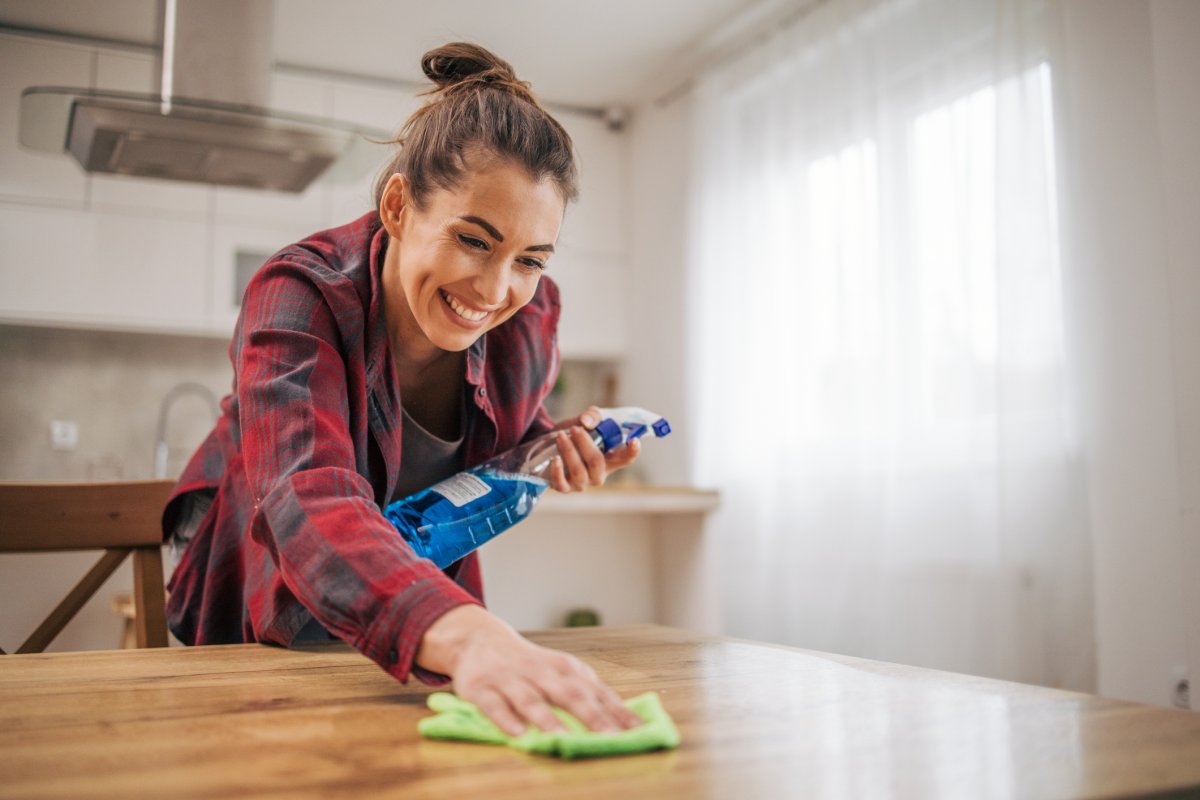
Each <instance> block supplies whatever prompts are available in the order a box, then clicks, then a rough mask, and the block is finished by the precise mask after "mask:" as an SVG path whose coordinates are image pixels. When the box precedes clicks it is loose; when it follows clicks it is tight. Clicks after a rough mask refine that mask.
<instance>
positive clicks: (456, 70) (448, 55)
mask: <svg viewBox="0 0 1200 800" xmlns="http://www.w3.org/2000/svg"><path fill="white" fill-rule="evenodd" d="M421 69H422V70H423V71H424V72H425V76H426V77H428V78H429V80H431V81H433V82H434V83H435V84H437V87H438V88H439V89H445V88H446V87H448V86H453V85H455V84H458V83H463V82H466V81H480V82H484V83H502V84H506V83H517V82H518V81H517V76H516V73H515V72H513V68H512V65H511V64H509V63H508V62H507V61H505V60H504V59H502V58H499V57H498V56H496V55H494V54H493V53H492V52H490V51H488V50H485V49H484V48H482V47H480V46H479V45H477V44H471V43H470V42H450V43H449V44H445V45H442V46H441V47H436V48H434V49H433V50H430V51H429V52H428V53H426V54H425V55H424V56H422V57H421Z"/></svg>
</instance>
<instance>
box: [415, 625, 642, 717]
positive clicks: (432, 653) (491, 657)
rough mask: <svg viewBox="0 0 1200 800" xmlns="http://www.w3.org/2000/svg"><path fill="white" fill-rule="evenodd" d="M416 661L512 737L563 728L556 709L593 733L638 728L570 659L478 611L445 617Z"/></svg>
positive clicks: (629, 713) (610, 692)
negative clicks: (534, 730) (449, 683)
mask: <svg viewBox="0 0 1200 800" xmlns="http://www.w3.org/2000/svg"><path fill="white" fill-rule="evenodd" d="M417 663H418V664H420V665H421V666H422V667H424V668H426V669H430V670H433V671H434V672H440V673H442V674H444V675H449V676H450V677H451V678H452V679H453V681H454V691H455V692H456V693H457V694H458V696H459V697H461V698H463V699H464V700H469V701H470V702H472V703H474V704H475V705H476V706H478V707H479V709H480V710H481V711H482V712H483V713H484V714H486V715H487V716H488V718H490V719H491V720H492V721H493V722H495V723H496V724H497V725H498V726H500V728H501V729H502V730H503V731H504V732H505V733H507V734H509V735H510V736H519V735H520V734H521V733H523V732H524V731H525V729H526V727H528V726H529V725H535V726H537V727H538V728H540V729H541V730H543V731H562V730H565V728H564V727H563V724H562V722H561V721H560V720H559V719H558V718H557V717H556V716H554V714H553V712H552V711H551V707H554V706H557V707H558V708H561V709H563V710H565V711H567V712H568V713H570V714H571V715H573V716H574V717H575V718H576V719H578V720H579V721H580V722H582V723H583V724H584V725H586V726H587V727H588V729H589V730H593V731H607V732H617V731H621V730H626V729H629V728H635V727H637V726H638V725H640V724H641V722H642V721H641V720H640V719H639V718H638V717H637V715H636V714H634V713H633V712H632V711H630V710H629V709H627V708H626V707H625V706H624V705H623V704H622V703H621V699H620V698H619V697H618V696H617V694H616V692H614V691H613V690H612V689H610V688H609V687H608V686H606V685H605V684H604V683H602V682H601V681H600V679H599V678H598V677H597V676H596V673H595V671H594V670H593V669H592V668H591V667H589V666H588V665H587V664H585V663H583V662H582V661H580V660H579V659H578V658H575V656H572V655H570V654H568V653H563V652H560V651H558V650H551V649H549V648H546V647H541V646H539V645H536V644H534V643H533V642H531V641H529V640H528V639H525V638H524V637H522V636H521V635H520V634H519V633H517V632H516V631H515V630H513V629H512V628H511V627H509V626H508V625H507V624H506V623H504V622H503V621H502V620H500V619H499V618H498V617H496V616H494V615H492V614H491V613H489V612H488V611H486V610H484V609H483V608H482V607H480V606H474V605H465V606H459V607H458V608H455V609H452V610H451V611H448V612H446V613H445V614H443V615H442V616H441V617H439V618H438V619H437V621H435V622H434V623H433V625H431V626H430V627H429V629H428V630H427V631H426V632H425V636H424V638H423V639H422V640H421V646H420V648H419V649H418V650H417Z"/></svg>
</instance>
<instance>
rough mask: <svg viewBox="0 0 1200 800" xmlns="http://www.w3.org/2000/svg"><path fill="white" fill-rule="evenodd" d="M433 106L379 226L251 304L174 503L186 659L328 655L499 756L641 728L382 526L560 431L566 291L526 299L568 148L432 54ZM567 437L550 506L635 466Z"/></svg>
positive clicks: (464, 65) (413, 139) (464, 50)
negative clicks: (458, 703) (407, 688)
mask: <svg viewBox="0 0 1200 800" xmlns="http://www.w3.org/2000/svg"><path fill="white" fill-rule="evenodd" d="M422 67H423V69H424V71H425V74H426V75H427V76H429V78H430V79H431V80H433V82H434V83H435V84H436V85H437V88H436V89H435V90H433V91H432V92H431V94H432V98H431V100H430V101H429V102H428V103H427V104H426V105H425V106H424V107H423V108H421V109H420V110H418V111H417V112H416V113H415V114H414V115H413V116H412V117H411V118H410V119H409V120H408V122H407V123H406V124H405V126H404V129H403V130H402V132H401V136H400V139H399V140H398V142H399V143H401V147H400V149H399V151H398V154H397V155H396V157H395V158H394V159H393V162H392V163H391V164H390V165H389V167H388V168H387V170H386V171H385V173H384V174H383V176H382V178H381V179H380V181H379V182H378V184H377V186H376V193H375V194H376V198H375V199H376V211H373V212H371V213H370V214H367V215H366V216H364V217H362V218H360V219H357V220H355V221H354V222H351V223H350V224H348V225H345V226H342V227H339V228H334V229H332V230H328V231H323V232H321V233H317V234H314V235H313V236H311V237H309V238H308V239H306V240H304V241H302V242H299V243H298V244H295V245H292V246H291V247H287V248H285V249H283V250H281V251H280V252H279V253H276V254H275V255H274V256H273V257H272V258H271V259H270V260H269V261H268V262H267V263H266V264H265V265H264V266H263V267H262V269H260V270H259V272H258V273H257V274H256V275H255V277H254V278H253V280H252V281H251V282H250V285H249V287H248V288H247V290H246V295H245V298H244V301H243V305H242V314H241V317H240V319H239V320H238V325H237V328H236V331H235V334H234V339H233V343H232V345H231V348H230V356H231V358H232V360H233V364H234V370H235V379H234V391H233V393H232V394H231V395H230V396H229V397H226V398H225V400H224V401H223V412H224V413H223V415H222V417H221V419H220V420H219V422H218V423H217V426H216V428H215V429H214V430H213V432H212V433H211V434H210V435H209V437H208V439H207V440H206V441H205V442H204V444H202V445H201V447H200V449H199V450H198V452H197V453H196V454H195V456H193V458H192V460H191V462H190V463H189V464H188V466H187V468H186V470H185V471H184V473H183V476H182V477H181V479H180V481H179V485H178V486H177V487H176V489H175V493H174V494H173V495H172V499H171V501H170V502H169V503H168V506H167V510H166V513H165V515H164V526H165V530H166V531H167V533H168V534H169V535H170V536H171V537H172V538H173V540H174V543H175V544H176V545H182V546H183V548H184V549H183V551H182V554H181V558H180V563H179V565H178V567H177V568H176V571H175V573H174V575H173V577H172V579H171V582H170V586H169V588H170V592H171V595H170V600H169V603H168V617H169V622H170V625H171V629H172V631H173V632H174V633H175V635H176V636H177V637H178V638H179V639H180V640H181V641H183V642H184V643H186V644H206V643H219V642H242V641H263V642H272V643H276V644H281V645H290V644H293V643H295V642H300V641H306V640H312V639H322V638H328V637H330V636H337V637H340V638H342V639H344V640H345V641H347V642H349V643H350V644H351V645H353V646H354V647H355V648H357V649H358V650H360V651H361V652H362V653H363V654H364V655H366V656H367V657H369V658H371V659H372V660H374V661H375V662H376V663H378V664H379V665H380V666H381V667H383V668H384V669H385V670H387V671H388V672H389V673H390V674H392V675H394V676H395V677H396V678H398V679H399V680H401V681H404V680H407V678H408V676H409V674H410V672H411V673H415V674H416V675H417V677H419V678H420V679H422V680H424V681H426V682H428V683H443V682H445V681H447V680H453V682H454V687H455V690H456V691H457V692H458V693H459V694H460V695H461V696H462V697H464V698H466V699H468V700H471V701H473V702H475V703H476V704H477V705H478V706H479V707H480V708H481V709H482V710H483V711H484V713H486V714H487V715H488V716H489V717H491V718H492V719H493V720H494V721H495V722H496V723H497V724H499V725H500V726H501V727H502V728H504V729H505V730H507V731H508V732H510V733H513V734H517V733H519V732H520V731H522V730H523V729H524V727H525V725H526V724H534V725H537V726H538V727H540V728H542V729H544V730H561V729H562V726H561V724H560V723H559V721H558V720H557V718H556V717H554V715H553V714H552V713H551V710H550V707H551V706H560V707H562V708H564V709H566V710H567V711H569V712H571V713H572V714H574V715H575V716H577V717H578V718H579V719H580V720H582V721H583V722H584V723H585V724H587V725H588V727H589V728H591V729H593V730H608V731H615V730H620V729H622V728H627V727H631V726H634V725H636V724H638V719H637V718H636V717H635V716H634V715H633V714H632V713H630V712H629V711H628V710H626V709H625V708H624V707H623V706H622V705H621V703H620V701H619V698H618V697H617V696H616V695H615V693H614V692H613V691H612V690H611V689H609V688H608V687H606V686H604V685H603V684H602V683H601V682H600V681H599V680H598V678H597V677H596V675H595V673H594V672H593V671H592V670H591V669H590V668H588V667H587V666H586V665H584V664H583V663H582V662H580V661H578V660H577V659H575V658H573V657H571V656H569V655H567V654H565V653H559V652H555V651H552V650H548V649H545V648H541V647H538V646H536V645H534V644H533V643H531V642H529V641H527V640H525V639H523V638H522V637H521V636H519V635H518V634H517V633H516V632H515V631H513V630H512V629H511V628H510V627H509V626H507V625H506V624H504V623H503V622H501V621H500V620H499V619H498V618H496V617H494V616H492V615H491V614H489V613H488V612H487V611H485V610H484V608H483V606H482V586H481V579H480V572H479V563H478V559H477V557H476V555H475V554H472V555H469V556H467V557H466V558H464V559H462V560H461V561H459V562H458V563H456V564H454V565H452V566H451V567H450V568H448V569H447V570H445V572H443V571H441V570H438V569H437V568H436V567H435V566H434V565H433V564H432V562H429V561H426V560H422V559H418V558H417V557H416V556H415V554H414V553H413V552H412V550H411V549H409V547H408V546H407V545H406V544H404V542H403V541H402V540H401V538H400V537H399V536H398V535H397V534H396V532H395V530H394V529H393V528H392V527H391V525H390V524H389V523H388V522H387V520H386V519H385V518H384V517H383V515H382V514H381V512H380V509H381V507H383V506H384V505H386V504H387V503H388V502H390V501H391V500H394V499H397V498H399V497H404V496H406V495H408V494H410V493H412V492H413V491H416V490H417V489H420V488H424V487H425V486H428V485H431V484H433V483H435V482H437V481H438V480H441V479H442V478H445V477H447V476H449V475H450V474H453V473H454V472H457V471H458V470H459V469H461V468H462V467H464V466H470V465H473V464H476V463H479V462H480V461H483V460H484V459H486V458H488V457H489V456H491V455H493V454H495V453H498V452H502V451H504V450H506V449H508V448H510V447H512V446H514V445H516V444H518V443H519V442H521V441H522V440H525V439H529V438H531V437H534V436H538V435H541V434H542V433H545V432H546V431H548V430H551V429H553V428H554V424H553V422H552V421H551V420H550V419H549V417H548V416H547V414H546V412H545V409H544V408H543V406H542V401H543V399H544V398H545V396H546V394H547V393H548V392H549V390H550V388H551V386H552V385H553V382H554V378H555V374H556V372H557V370H558V356H557V348H556V344H555V330H556V327H557V322H558V311H559V302H558V290H557V289H556V288H555V286H554V284H553V283H552V282H551V281H549V280H548V279H546V278H544V277H543V276H542V271H543V269H544V268H545V266H546V264H547V262H548V261H549V259H550V257H551V255H552V254H553V252H554V243H555V240H556V239H557V237H558V231H559V226H560V224H561V222H562V218H563V213H564V210H565V206H566V203H567V201H568V200H570V199H573V198H574V196H575V194H576V186H575V180H576V169H575V163H574V158H573V155H572V150H571V141H570V138H569V137H568V136H567V134H566V132H565V131H564V130H563V129H562V127H561V126H560V125H559V124H558V123H557V122H556V121H555V120H554V119H553V118H551V117H550V116H549V115H548V114H547V113H546V112H545V110H544V109H542V107H541V106H540V105H539V104H538V102H537V100H536V99H535V98H534V97H533V95H532V94H531V93H530V91H529V88H528V84H525V83H523V82H519V81H517V79H516V77H515V76H514V74H513V71H512V68H511V67H510V66H509V65H508V64H507V63H505V62H504V61H501V60H500V59H498V58H496V57H495V56H494V55H492V54H491V53H489V52H488V51H486V50H484V49H482V48H480V47H477V46H474V45H470V44H462V43H459V44H449V45H446V46H445V47H441V48H438V49H436V50H433V51H430V52H429V53H426V54H425V57H424V58H423V59H422ZM597 421H598V420H597V413H596V410H595V409H589V410H588V411H587V412H585V413H584V414H583V415H581V416H580V417H579V418H577V419H575V420H572V421H571V422H570V423H569V424H566V425H563V426H560V432H559V433H558V434H557V436H558V446H559V451H560V454H561V455H560V457H559V459H558V460H557V461H556V463H555V464H554V467H553V470H552V473H551V476H550V477H551V484H552V486H553V487H554V488H555V489H557V490H559V491H564V492H566V491H578V490H582V489H584V488H585V487H586V486H589V485H599V484H600V483H603V481H604V479H605V476H606V474H607V473H608V472H610V471H612V470H614V469H617V468H619V467H622V466H625V465H627V464H628V463H629V462H631V461H632V460H633V459H634V458H635V457H636V455H637V452H638V451H637V448H636V447H630V448H625V449H623V450H620V451H616V452H614V453H610V454H607V455H605V454H602V453H601V452H600V450H599V449H598V448H597V447H596V445H595V444H593V443H592V442H591V440H590V439H589V438H588V436H587V433H586V431H585V430H584V427H585V426H586V427H592V426H594V425H595V424H596V422H597Z"/></svg>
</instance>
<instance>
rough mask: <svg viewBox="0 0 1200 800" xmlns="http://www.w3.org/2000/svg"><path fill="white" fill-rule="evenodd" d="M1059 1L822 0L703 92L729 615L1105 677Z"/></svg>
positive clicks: (704, 279) (804, 642) (704, 335)
mask: <svg viewBox="0 0 1200 800" xmlns="http://www.w3.org/2000/svg"><path fill="white" fill-rule="evenodd" d="M1048 37H1049V33H1048V32H1047V28H1046V26H1045V19H1044V13H1043V8H1042V5H1041V4H1040V3H1037V2H1025V3H1016V2H1000V3H997V2H995V1H994V0H993V1H989V2H984V1H983V0H870V1H863V0H828V2H825V3H821V4H819V5H817V6H816V7H815V8H814V9H813V10H812V11H811V12H810V13H808V14H807V15H805V16H804V17H803V18H801V19H799V20H797V21H796V22H794V23H793V24H792V25H791V26H790V27H789V28H787V29H785V30H782V31H780V32H777V33H776V34H775V35H774V36H773V37H772V38H771V40H770V41H768V42H766V43H765V44H762V45H760V46H759V47H758V48H757V49H756V50H755V51H754V52H753V53H750V54H747V55H746V56H744V57H743V58H742V59H740V60H739V61H737V62H736V63H732V64H728V65H724V66H722V67H720V68H718V69H716V70H714V71H713V72H711V73H709V74H708V75H706V76H705V78H704V79H703V80H702V81H701V83H700V85H699V86H698V87H697V90H696V97H695V107H696V116H695V124H696V126H697V127H696V131H695V136H696V141H697V142H698V143H699V147H698V150H697V153H696V161H695V164H696V167H695V169H696V175H695V177H696V182H695V185H696V186H697V187H698V194H697V198H696V205H695V210H694V214H693V231H692V236H691V245H692V246H691V248H690V254H689V263H690V265H691V267H690V268H691V269H692V270H693V272H692V276H693V280H692V283H691V286H690V290H691V297H690V302H691V306H690V308H691V309H692V313H691V320H692V323H691V331H690V334H691V336H690V339H691V343H692V344H691V355H692V359H691V367H692V369H691V375H692V376H693V378H692V380H693V385H692V387H691V390H692V391H691V396H692V397H693V398H695V403H696V407H695V409H694V412H695V417H694V418H695V419H696V420H697V423H698V424H697V430H699V431H702V435H701V436H700V437H699V441H698V445H697V448H698V452H697V456H698V458H697V462H696V467H695V472H696V474H695V476H694V477H695V478H696V480H697V481H698V482H699V483H701V484H704V485H713V486H717V487H719V488H720V489H721V490H722V493H723V494H722V498H723V510H722V511H721V512H720V513H719V514H718V515H717V517H716V519H715V520H714V521H713V528H712V535H715V536H716V537H717V549H718V552H719V554H720V562H721V564H720V570H721V575H722V578H721V582H722V585H721V587H720V597H721V603H722V611H723V625H724V630H725V631H726V632H727V633H729V634H732V635H738V636H745V637H749V638H754V639H761V640H769V641H776V642H780V643H785V644H791V645H796V646H802V647H810V648H814V649H819V650H828V651H834V652H842V653H849V654H855V655H861V656H867V657H871V658H877V659H883V660H889V661H897V662H904V663H909V664H919V665H925V666H931V667H937V668H943V669H951V670H958V671H963V672H970V673H974V674H982V675H990V676H996V677H1003V678H1009V679H1013V680H1022V681H1028V682H1034V683H1040V684H1045V685H1053V686H1064V687H1070V688H1079V689H1087V688H1090V687H1091V686H1092V685H1093V674H1092V673H1093V649H1094V648H1093V641H1092V639H1093V633H1092V632H1093V624H1092V612H1091V588H1090V587H1091V579H1090V554H1089V550H1088V537H1087V523H1086V518H1085V510H1084V509H1085V504H1084V498H1083V496H1082V490H1081V488H1080V487H1081V482H1080V476H1079V472H1080V467H1079V460H1078V457H1077V450H1078V444H1077V441H1076V438H1075V435H1074V430H1073V425H1072V414H1071V407H1070V403H1069V397H1070V396H1069V392H1068V387H1067V382H1066V375H1067V371H1066V369H1065V364H1064V344H1063V343H1064V335H1063V317H1062V309H1063V298H1062V297H1061V293H1060V287H1061V283H1060V269H1059V258H1058V245H1057V242H1058V232H1057V222H1056V197H1055V180H1054V176H1055V172H1054V147H1053V141H1054V138H1053V126H1052V114H1051V101H1052V97H1051V86H1052V75H1051V71H1050V68H1049V67H1048V66H1047V64H1046V53H1047V39H1048Z"/></svg>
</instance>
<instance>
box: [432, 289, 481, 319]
mask: <svg viewBox="0 0 1200 800" xmlns="http://www.w3.org/2000/svg"><path fill="white" fill-rule="evenodd" d="M442 297H444V298H446V302H447V303H449V304H450V307H451V308H453V309H454V313H455V314H458V315H459V316H460V317H462V318H463V319H467V320H470V321H471V322H479V321H480V320H481V319H483V318H484V317H486V316H487V315H488V312H486V311H472V310H471V309H469V308H467V307H466V306H464V305H463V304H462V303H460V302H458V301H457V300H455V299H454V296H453V295H450V294H447V293H446V292H442Z"/></svg>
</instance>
